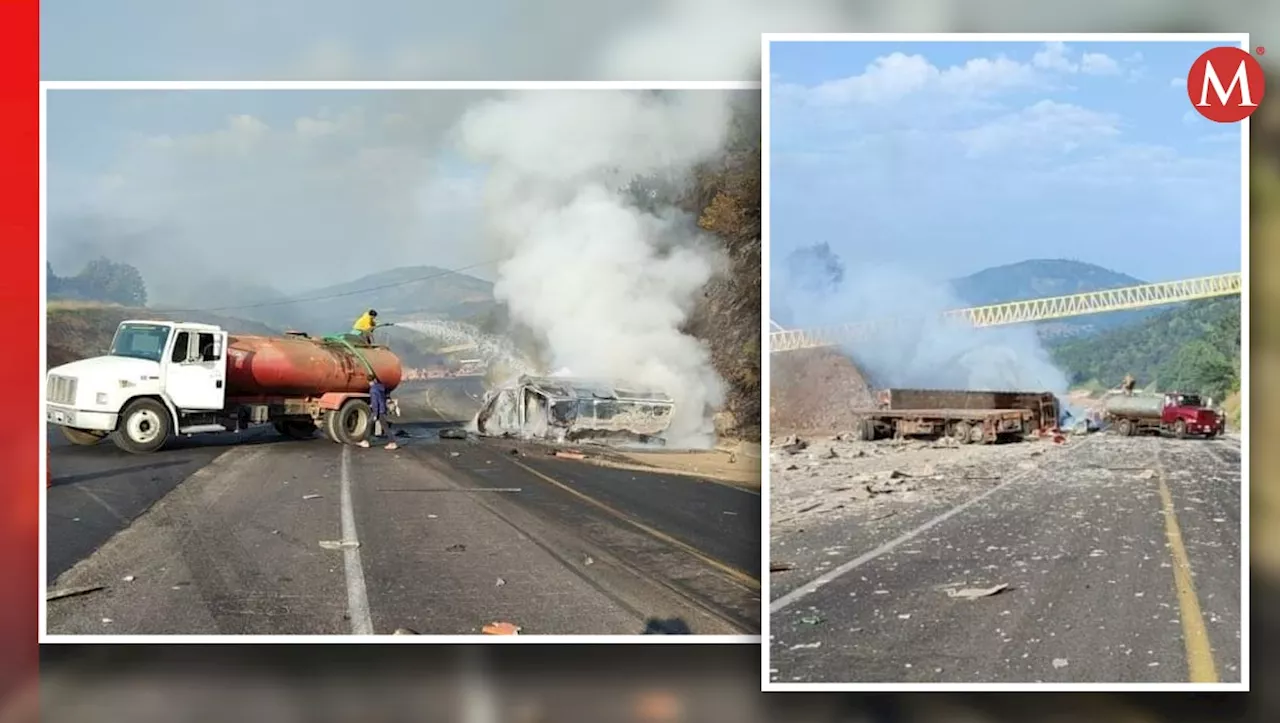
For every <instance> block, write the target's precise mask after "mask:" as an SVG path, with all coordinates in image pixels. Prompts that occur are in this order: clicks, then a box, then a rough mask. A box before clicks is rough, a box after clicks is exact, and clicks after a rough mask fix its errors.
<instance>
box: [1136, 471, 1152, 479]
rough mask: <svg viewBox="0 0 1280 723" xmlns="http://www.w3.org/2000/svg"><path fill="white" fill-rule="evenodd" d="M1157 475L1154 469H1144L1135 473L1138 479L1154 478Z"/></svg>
mask: <svg viewBox="0 0 1280 723" xmlns="http://www.w3.org/2000/svg"><path fill="white" fill-rule="evenodd" d="M1155 476H1156V471H1155V470H1154V469H1144V470H1142V471H1141V472H1139V473H1137V474H1135V475H1134V477H1137V478H1138V479H1152V478H1153V477H1155Z"/></svg>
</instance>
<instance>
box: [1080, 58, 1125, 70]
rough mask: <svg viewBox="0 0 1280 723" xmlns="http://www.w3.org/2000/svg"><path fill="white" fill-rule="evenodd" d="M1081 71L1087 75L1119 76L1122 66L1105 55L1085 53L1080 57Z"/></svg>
mask: <svg viewBox="0 0 1280 723" xmlns="http://www.w3.org/2000/svg"><path fill="white" fill-rule="evenodd" d="M1080 71H1081V72H1083V73H1085V74H1087V75H1119V74H1120V64H1119V63H1117V62H1116V61H1115V59H1114V58H1112V57H1111V56H1110V55H1107V54H1105V53H1085V54H1084V55H1083V56H1081V57H1080Z"/></svg>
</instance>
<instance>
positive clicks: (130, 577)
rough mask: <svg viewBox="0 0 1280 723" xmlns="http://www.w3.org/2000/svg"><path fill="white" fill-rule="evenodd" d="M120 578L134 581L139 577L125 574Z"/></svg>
mask: <svg viewBox="0 0 1280 723" xmlns="http://www.w3.org/2000/svg"><path fill="white" fill-rule="evenodd" d="M120 579H121V580H124V581H125V582H133V581H134V580H136V579H138V578H136V577H134V576H133V575H125V576H124V577H122V578H120Z"/></svg>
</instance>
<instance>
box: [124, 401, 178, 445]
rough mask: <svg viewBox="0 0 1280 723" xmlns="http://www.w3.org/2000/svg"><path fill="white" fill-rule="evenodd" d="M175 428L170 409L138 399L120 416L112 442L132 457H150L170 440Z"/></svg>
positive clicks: (154, 402)
mask: <svg viewBox="0 0 1280 723" xmlns="http://www.w3.org/2000/svg"><path fill="white" fill-rule="evenodd" d="M172 429H173V423H172V420H170V418H169V410H168V409H167V408H165V406H164V405H163V404H161V403H160V402H157V401H156V400H154V399H135V400H133V401H132V402H129V405H128V406H127V407H125V408H124V412H123V413H122V414H121V415H120V424H119V426H118V427H116V431H114V432H112V433H111V441H112V442H114V443H115V445H116V446H117V447H119V448H120V449H123V450H124V451H126V452H129V453H130V454H150V453H151V452H154V451H156V450H158V449H160V448H161V447H163V446H164V443H165V442H166V441H167V440H168V439H169V433H170V432H171V431H172Z"/></svg>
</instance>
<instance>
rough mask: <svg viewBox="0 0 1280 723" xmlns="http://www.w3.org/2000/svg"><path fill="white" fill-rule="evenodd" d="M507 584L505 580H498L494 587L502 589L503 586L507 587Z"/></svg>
mask: <svg viewBox="0 0 1280 723" xmlns="http://www.w3.org/2000/svg"><path fill="white" fill-rule="evenodd" d="M506 584H507V581H506V580H503V579H502V578H498V581H497V582H495V583H494V584H493V586H494V587H502V586H503V585H506Z"/></svg>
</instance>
